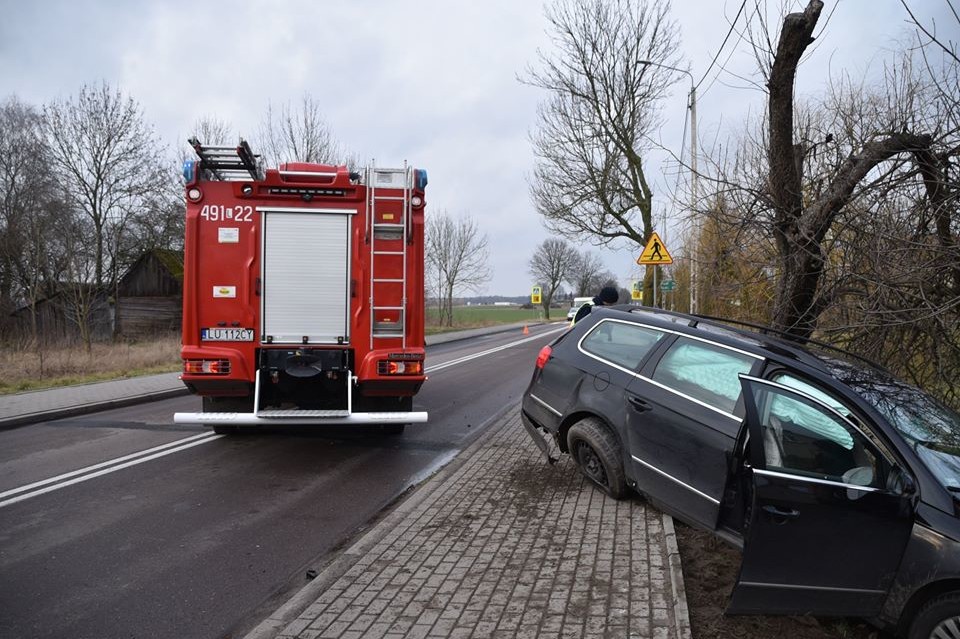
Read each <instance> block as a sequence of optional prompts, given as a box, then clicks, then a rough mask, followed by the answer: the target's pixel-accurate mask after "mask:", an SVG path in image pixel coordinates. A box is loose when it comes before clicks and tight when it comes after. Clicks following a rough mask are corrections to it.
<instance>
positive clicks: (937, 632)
mask: <svg viewBox="0 0 960 639" xmlns="http://www.w3.org/2000/svg"><path fill="white" fill-rule="evenodd" d="M930 639H960V617H950V618H949V619H944V620H943V621H941V622H940V623H938V624H937V625H936V627H935V628H934V629H933V631H932V632H931V633H930Z"/></svg>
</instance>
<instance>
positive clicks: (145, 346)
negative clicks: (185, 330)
mask: <svg viewBox="0 0 960 639" xmlns="http://www.w3.org/2000/svg"><path fill="white" fill-rule="evenodd" d="M180 366H181V364H180V336H179V335H163V336H158V337H157V338H155V339H153V340H149V341H142V342H112V343H101V344H93V345H92V348H91V350H90V352H89V353H87V352H86V350H85V349H84V347H83V345H82V344H81V345H70V346H56V347H46V348H43V349H37V348H26V347H17V348H13V347H9V346H8V347H6V348H4V349H3V350H2V351H0V394H3V395H6V394H10V393H19V392H22V391H28V390H38V389H41V388H53V387H56V386H69V385H72V384H86V383H90V382H98V381H104V380H108V379H118V378H124V377H136V376H138V375H150V374H153V373H168V372H174V371H178V370H180Z"/></svg>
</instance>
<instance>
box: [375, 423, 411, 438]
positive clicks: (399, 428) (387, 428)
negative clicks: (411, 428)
mask: <svg viewBox="0 0 960 639" xmlns="http://www.w3.org/2000/svg"><path fill="white" fill-rule="evenodd" d="M406 426H407V425H406V424H380V432H381V433H382V434H384V435H402V434H403V429H404V428H406Z"/></svg>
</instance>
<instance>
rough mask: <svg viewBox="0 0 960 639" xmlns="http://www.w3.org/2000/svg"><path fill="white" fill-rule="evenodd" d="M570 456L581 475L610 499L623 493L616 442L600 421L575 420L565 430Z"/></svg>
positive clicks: (624, 491)
mask: <svg viewBox="0 0 960 639" xmlns="http://www.w3.org/2000/svg"><path fill="white" fill-rule="evenodd" d="M567 446H568V450H569V451H570V456H571V457H573V461H574V462H575V463H576V464H577V468H579V469H580V472H581V474H583V476H584V477H586V478H587V479H589V480H590V481H591V482H593V483H594V484H596V486H597V487H598V488H600V490H602V491H603V492H605V493H607V494H608V495H610V496H611V497H613V498H614V499H623V498H624V497H626V495H627V482H626V478H625V475H624V472H623V456H622V455H621V453H620V444H619V442H617V438H616V437H614V435H613V433H611V432H610V430H609V429H608V428H607V427H606V426H605V425H604V424H603V422H601V421H600V420H598V419H596V418H593V417H590V418H587V419H584V420H582V421H579V422H577V423H576V424H574V425H573V426H571V427H570V431H569V432H568V433H567Z"/></svg>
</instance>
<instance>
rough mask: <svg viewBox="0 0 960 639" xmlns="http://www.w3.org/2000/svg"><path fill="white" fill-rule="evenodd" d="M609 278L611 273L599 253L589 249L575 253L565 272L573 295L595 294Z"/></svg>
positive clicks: (611, 275) (611, 277) (611, 276)
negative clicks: (567, 270)
mask: <svg viewBox="0 0 960 639" xmlns="http://www.w3.org/2000/svg"><path fill="white" fill-rule="evenodd" d="M611 279H613V274H612V273H611V272H610V271H608V270H607V269H606V267H605V266H604V264H603V260H602V259H601V258H600V256H599V255H597V254H596V253H592V252H590V251H583V252H581V253H575V257H574V258H573V259H572V260H571V263H570V268H569V272H568V274H567V282H568V283H569V284H570V287H571V288H572V289H573V294H574V295H575V296H580V297H582V296H585V295H595V294H596V292H597V291H599V290H600V289H601V288H602V287H603V285H604V282H606V281H608V280H611Z"/></svg>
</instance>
